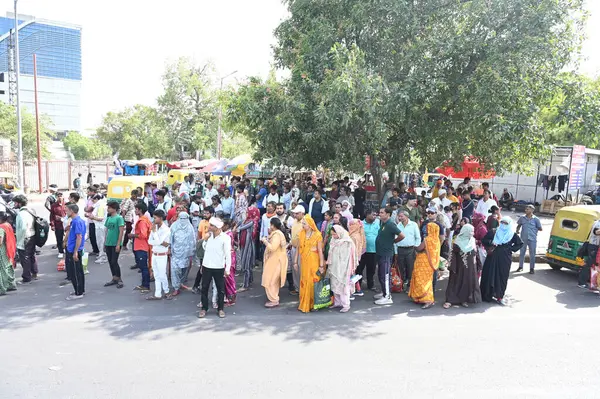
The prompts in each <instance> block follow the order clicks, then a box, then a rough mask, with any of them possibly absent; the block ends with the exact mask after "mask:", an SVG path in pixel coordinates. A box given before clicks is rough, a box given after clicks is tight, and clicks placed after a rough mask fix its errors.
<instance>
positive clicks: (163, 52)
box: [0, 0, 600, 130]
mask: <svg viewBox="0 0 600 399" xmlns="http://www.w3.org/2000/svg"><path fill="white" fill-rule="evenodd" d="M0 1H1V3H0V4H2V5H3V6H4V9H5V10H7V11H9V10H12V4H13V1H12V0H0ZM150 4H152V2H148V1H147V0H102V1H92V0H52V1H50V0H19V10H18V12H19V13H22V14H27V15H33V16H35V17H37V18H44V19H51V20H57V21H64V22H70V23H73V24H77V25H80V26H81V27H82V55H83V87H82V121H83V126H82V128H83V129H84V130H85V129H94V128H95V127H97V126H98V125H99V124H100V122H101V120H102V116H103V115H104V114H106V113H107V112H109V111H118V110H120V109H122V108H124V107H127V106H132V105H134V104H147V105H154V104H155V101H156V97H157V96H158V95H160V93H161V89H162V88H161V75H162V74H163V72H164V70H165V66H166V65H167V64H168V63H169V62H173V61H174V60H176V59H177V58H179V57H180V56H185V57H190V58H192V59H193V60H194V61H195V62H197V63H203V62H206V61H211V62H213V63H214V64H215V66H216V68H217V71H218V74H219V75H220V76H224V75H227V74H229V73H230V72H233V71H237V73H236V74H235V75H233V76H232V77H230V78H228V79H227V80H228V81H229V82H226V84H227V83H235V81H236V79H243V78H244V77H246V76H250V75H259V76H262V77H266V75H267V74H268V73H269V71H270V69H271V62H272V51H271V46H272V45H273V44H274V42H275V40H274V38H273V30H274V29H275V28H276V27H277V26H278V25H279V23H280V22H281V20H282V19H284V18H285V17H286V15H287V11H286V8H285V7H284V5H283V4H282V3H281V0H168V1H161V2H156V3H154V4H163V5H164V7H153V6H150ZM587 8H588V10H589V11H590V13H591V17H590V19H589V21H588V25H587V36H588V38H587V40H586V43H585V45H584V49H583V54H584V57H585V60H584V62H583V63H582V65H581V71H582V72H584V73H586V74H589V75H594V76H595V75H598V74H600V51H598V49H599V48H600V0H588V5H587Z"/></svg>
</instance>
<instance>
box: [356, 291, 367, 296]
mask: <svg viewBox="0 0 600 399" xmlns="http://www.w3.org/2000/svg"><path fill="white" fill-rule="evenodd" d="M354 296H365V292H364V291H363V290H360V291H356V292H355V293H354Z"/></svg>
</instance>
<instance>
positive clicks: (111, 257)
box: [104, 246, 121, 280]
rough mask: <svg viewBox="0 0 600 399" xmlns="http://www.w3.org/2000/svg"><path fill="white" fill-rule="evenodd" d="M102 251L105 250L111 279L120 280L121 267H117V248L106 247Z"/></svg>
mask: <svg viewBox="0 0 600 399" xmlns="http://www.w3.org/2000/svg"><path fill="white" fill-rule="evenodd" d="M104 249H105V250H106V257H107V258H108V265H109V266H110V272H111V273H112V276H113V279H115V280H121V267H120V266H119V252H117V247H109V246H106V247H104Z"/></svg>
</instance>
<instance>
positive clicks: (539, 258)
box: [512, 253, 548, 263]
mask: <svg viewBox="0 0 600 399" xmlns="http://www.w3.org/2000/svg"><path fill="white" fill-rule="evenodd" d="M530 259H531V256H529V254H527V255H525V262H529V260H530ZM512 261H513V262H518V261H519V254H518V253H517V254H513V256H512ZM535 263H548V260H547V259H546V254H536V255H535Z"/></svg>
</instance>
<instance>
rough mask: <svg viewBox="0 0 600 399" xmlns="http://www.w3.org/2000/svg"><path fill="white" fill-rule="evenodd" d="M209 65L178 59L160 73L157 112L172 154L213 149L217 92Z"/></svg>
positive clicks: (180, 154) (212, 69) (181, 154)
mask: <svg viewBox="0 0 600 399" xmlns="http://www.w3.org/2000/svg"><path fill="white" fill-rule="evenodd" d="M213 74H214V68H213V67H212V65H210V64H205V65H202V66H195V65H194V64H193V63H192V62H191V61H190V60H188V59H186V58H180V59H179V60H178V61H177V62H176V63H174V64H172V65H169V66H168V67H167V71H166V72H165V74H164V75H163V87H164V93H163V94H162V95H161V96H160V97H158V112H159V114H160V117H161V118H162V119H163V120H164V124H165V127H166V131H167V132H168V134H169V137H170V142H171V145H172V149H173V151H172V152H173V155H174V156H179V158H180V159H181V158H183V157H184V153H185V152H188V153H194V152H195V151H196V150H201V151H202V150H206V149H214V148H216V138H217V115H218V114H217V110H218V106H217V104H218V101H217V100H218V96H217V94H218V92H217V91H216V90H214V89H213V87H214V82H213V81H212V80H211V76H212V75H213Z"/></svg>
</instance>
